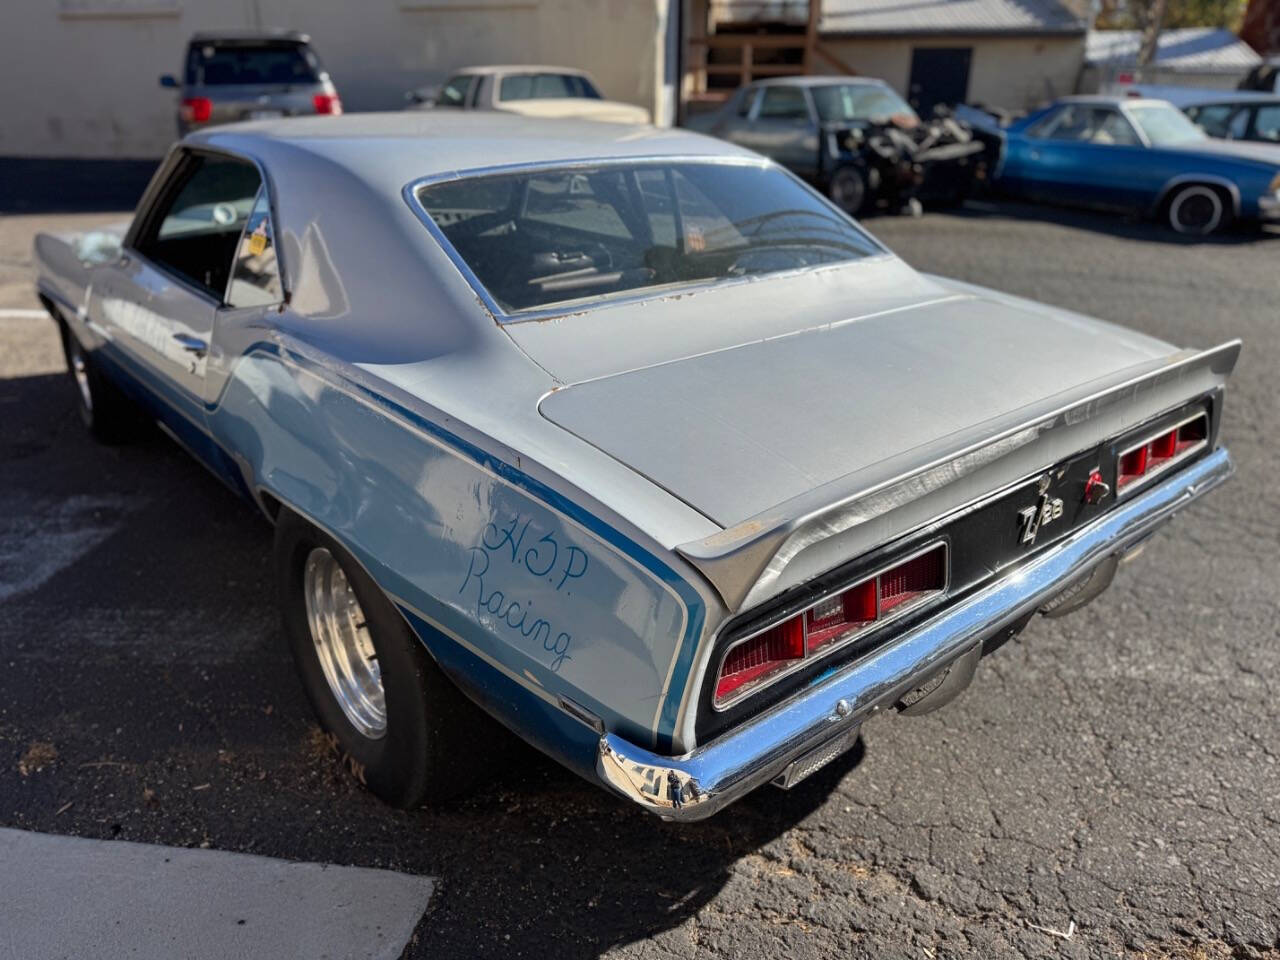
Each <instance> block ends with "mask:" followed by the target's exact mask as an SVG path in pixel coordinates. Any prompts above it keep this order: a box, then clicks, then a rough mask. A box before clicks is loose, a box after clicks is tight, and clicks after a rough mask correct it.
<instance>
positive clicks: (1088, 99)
mask: <svg viewBox="0 0 1280 960" xmlns="http://www.w3.org/2000/svg"><path fill="white" fill-rule="evenodd" d="M1054 103H1055V104H1056V103H1092V104H1096V105H1098V106H1100V107H1125V106H1128V107H1141V106H1153V105H1159V106H1164V107H1168V106H1172V104H1170V103H1169V101H1168V100H1161V99H1160V98H1159V97H1123V96H1114V95H1111V94H1103V93H1088V94H1085V93H1082V94H1077V95H1075V96H1072V97H1059V98H1058V99H1057V100H1055V101H1054Z"/></svg>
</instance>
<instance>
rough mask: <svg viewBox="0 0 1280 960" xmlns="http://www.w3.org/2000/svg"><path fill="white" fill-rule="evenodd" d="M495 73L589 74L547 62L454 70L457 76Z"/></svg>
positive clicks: (574, 68) (492, 65)
mask: <svg viewBox="0 0 1280 960" xmlns="http://www.w3.org/2000/svg"><path fill="white" fill-rule="evenodd" d="M493 73H572V74H574V75H576V76H581V77H585V76H586V75H587V71H585V70H579V69H578V68H577V67H557V66H554V65H551V64H545V63H503V64H490V65H486V66H479V67H462V68H461V69H459V70H455V71H454V76H457V75H458V74H493Z"/></svg>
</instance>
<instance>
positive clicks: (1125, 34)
mask: <svg viewBox="0 0 1280 960" xmlns="http://www.w3.org/2000/svg"><path fill="white" fill-rule="evenodd" d="M1141 43H1142V34H1141V33H1140V32H1139V31H1137V30H1090V31H1089V35H1088V37H1087V38H1086V40H1085V54H1084V58H1085V62H1086V63H1090V64H1093V65H1094V66H1099V67H1132V66H1135V65H1136V64H1137V61H1138V47H1139V45H1140V44H1141ZM1261 62H1262V58H1261V57H1260V56H1258V55H1257V53H1255V52H1254V50H1253V48H1252V47H1250V46H1249V45H1248V44H1247V43H1245V42H1244V41H1243V40H1241V39H1240V38H1239V37H1237V36H1236V35H1235V34H1234V33H1232V32H1231V31H1230V30H1223V29H1221V28H1218V27H1186V28H1182V29H1178V30H1165V31H1163V32H1162V33H1161V34H1160V42H1159V45H1158V47H1157V51H1156V58H1155V65H1156V66H1158V67H1160V68H1161V69H1164V70H1185V71H1187V72H1188V73H1229V74H1243V73H1245V71H1247V70H1251V69H1253V68H1254V67H1256V66H1257V65H1258V64H1260V63H1261Z"/></svg>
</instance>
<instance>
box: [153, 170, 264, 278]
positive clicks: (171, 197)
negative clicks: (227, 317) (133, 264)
mask: <svg viewBox="0 0 1280 960" xmlns="http://www.w3.org/2000/svg"><path fill="white" fill-rule="evenodd" d="M171 184H172V186H171V189H170V191H169V193H168V199H167V200H166V199H161V201H160V203H159V205H158V209H156V210H155V212H154V214H153V215H152V216H150V217H148V219H147V222H146V225H145V227H144V229H143V231H142V233H141V234H140V235H139V237H138V238H137V240H136V241H135V243H134V246H135V247H136V249H137V251H138V252H139V253H140V254H142V255H143V256H145V257H147V258H148V259H149V260H151V261H152V262H153V263H155V264H156V265H157V266H159V267H161V268H163V269H166V270H168V271H169V272H170V273H174V274H177V275H178V276H180V277H182V278H183V279H185V280H187V281H188V282H190V283H192V284H194V285H195V286H197V287H199V288H200V289H201V290H203V291H204V292H205V293H207V294H209V295H210V296H211V297H214V298H215V299H217V300H218V301H219V302H221V300H222V298H223V294H224V293H225V292H226V289H227V280H228V278H229V276H230V274H231V263H232V258H233V257H234V256H235V253H236V248H237V247H238V246H239V244H240V235H241V233H242V232H243V231H244V226H245V223H246V222H247V221H248V220H249V215H250V213H251V212H252V210H253V207H254V200H255V198H256V197H257V195H258V188H259V187H261V186H262V181H261V178H260V177H259V176H258V171H257V169H256V168H255V167H254V166H253V164H251V163H247V162H246V161H244V160H236V159H234V158H232V157H221V156H213V155H208V154H189V155H188V156H187V157H186V158H185V160H184V162H183V164H182V166H181V167H180V168H179V170H178V172H177V174H176V175H175V177H174V178H173V180H172V181H171Z"/></svg>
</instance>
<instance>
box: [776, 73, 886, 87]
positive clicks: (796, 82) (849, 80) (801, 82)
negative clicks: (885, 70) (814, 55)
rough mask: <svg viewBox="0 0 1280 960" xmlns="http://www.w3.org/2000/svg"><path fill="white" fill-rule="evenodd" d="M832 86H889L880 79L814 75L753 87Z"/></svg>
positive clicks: (784, 78)
mask: <svg viewBox="0 0 1280 960" xmlns="http://www.w3.org/2000/svg"><path fill="white" fill-rule="evenodd" d="M832 84H840V85H841V86H849V85H855V86H859V85H860V86H866V87H887V86H889V84H888V83H887V82H886V81H884V80H881V79H880V78H879V77H840V76H813V75H797V76H794V77H769V78H768V79H765V80H756V81H754V82H753V83H752V84H751V86H753V87H827V86H831V85H832Z"/></svg>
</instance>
